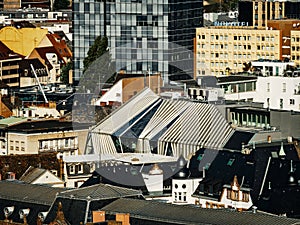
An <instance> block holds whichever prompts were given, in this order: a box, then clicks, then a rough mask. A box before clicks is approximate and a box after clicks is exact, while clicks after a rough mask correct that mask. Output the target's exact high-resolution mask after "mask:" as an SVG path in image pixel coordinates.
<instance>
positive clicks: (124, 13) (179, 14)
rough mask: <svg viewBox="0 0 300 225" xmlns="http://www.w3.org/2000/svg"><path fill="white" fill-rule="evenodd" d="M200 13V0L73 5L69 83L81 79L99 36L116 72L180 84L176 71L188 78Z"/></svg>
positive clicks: (98, 0)
mask: <svg viewBox="0 0 300 225" xmlns="http://www.w3.org/2000/svg"><path fill="white" fill-rule="evenodd" d="M202 7H203V0H191V1H186V0H164V1H162V0H87V1H82V0H75V1H73V11H74V19H73V28H74V30H73V32H74V36H73V41H74V42H73V43H74V49H73V53H74V78H75V80H79V78H80V77H81V75H82V72H83V59H84V58H85V57H86V54H87V51H88V49H89V47H90V46H91V45H92V44H93V42H94V40H95V38H96V37H97V36H99V35H101V36H103V35H106V36H107V37H108V41H109V44H108V45H109V49H110V53H111V56H112V60H115V65H116V71H119V70H123V71H126V72H127V73H131V74H135V73H136V74H140V73H146V72H147V73H149V72H150V73H157V72H159V73H161V74H162V76H163V79H164V82H167V81H168V80H169V79H176V78H177V79H180V78H182V77H180V76H177V77H176V75H178V74H179V75H180V74H184V73H180V71H182V70H183V71H185V72H188V73H189V72H190V73H191V75H192V74H193V73H192V71H193V46H194V37H195V32H196V27H201V26H202V24H203V12H202ZM183 59H184V60H183ZM182 60H183V61H182ZM178 71H179V72H178Z"/></svg>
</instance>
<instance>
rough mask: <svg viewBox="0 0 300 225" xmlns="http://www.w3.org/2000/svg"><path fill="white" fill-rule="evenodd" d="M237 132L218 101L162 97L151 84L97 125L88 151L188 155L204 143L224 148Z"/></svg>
mask: <svg viewBox="0 0 300 225" xmlns="http://www.w3.org/2000/svg"><path fill="white" fill-rule="evenodd" d="M233 133H234V130H233V129H232V128H231V127H230V125H229V124H228V123H227V121H226V120H225V118H224V117H223V115H222V114H221V113H220V112H219V110H218V109H217V108H216V107H215V106H214V105H211V104H206V103H195V102H190V101H186V100H167V99H162V98H160V97H159V96H157V95H156V94H154V93H153V92H152V91H151V90H150V89H148V88H147V89H144V90H143V91H142V92H140V93H139V94H138V95H136V96H135V97H134V98H132V99H131V100H129V102H127V103H126V104H124V105H123V106H121V107H120V108H118V110H116V111H115V112H113V113H112V114H111V115H109V116H108V117H107V118H105V119H104V120H103V121H102V122H100V123H99V124H98V125H96V126H95V127H94V128H93V130H92V131H91V132H90V134H89V138H88V141H89V142H88V144H87V149H86V153H92V154H105V153H107V154H108V153H109V154H111V153H117V152H119V153H125V152H142V153H150V152H151V153H157V154H160V155H173V156H176V157H179V156H180V155H183V156H184V157H185V158H188V157H189V156H190V155H191V154H193V153H194V152H196V151H197V150H198V149H200V148H202V147H207V148H215V149H222V148H223V146H224V145H225V144H226V141H227V140H228V139H229V138H230V137H231V135H232V134H233Z"/></svg>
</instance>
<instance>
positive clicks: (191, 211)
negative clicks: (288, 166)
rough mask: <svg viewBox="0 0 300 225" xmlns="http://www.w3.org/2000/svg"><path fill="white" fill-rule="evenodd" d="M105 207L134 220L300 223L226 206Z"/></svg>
mask: <svg viewBox="0 0 300 225" xmlns="http://www.w3.org/2000/svg"><path fill="white" fill-rule="evenodd" d="M102 210H104V211H106V213H108V214H116V213H129V214H130V217H131V218H132V219H134V218H136V219H142V220H143V219H144V220H148V221H149V220H151V221H156V222H158V221H159V222H162V223H172V224H198V225H200V224H211V225H212V224H214V225H217V224H220V225H223V224H227V225H237V224H247V225H251V224H253V225H257V224H260V225H274V224H280V225H291V224H295V223H299V224H300V220H297V219H291V218H286V217H279V216H273V215H270V214H266V213H260V212H257V213H252V212H237V211H230V210H224V209H204V208H197V207H192V206H179V205H172V204H166V203H162V202H157V201H146V200H137V199H118V200H116V201H114V202H112V203H111V204H109V205H107V206H105V207H103V208H102Z"/></svg>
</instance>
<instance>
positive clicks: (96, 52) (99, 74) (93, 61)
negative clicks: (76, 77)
mask: <svg viewBox="0 0 300 225" xmlns="http://www.w3.org/2000/svg"><path fill="white" fill-rule="evenodd" d="M83 73H84V74H83V77H82V78H81V81H80V86H81V88H82V89H83V91H85V90H90V91H93V90H96V89H99V88H100V89H101V87H102V86H103V84H104V83H107V82H113V81H114V77H115V65H114V62H112V60H111V55H110V52H109V50H108V39H107V37H106V36H104V37H101V36H98V37H97V38H96V39H95V41H94V44H93V45H92V46H91V47H90V48H89V50H88V52H87V56H86V57H85V58H84V60H83ZM100 89H99V92H100ZM99 92H98V93H99Z"/></svg>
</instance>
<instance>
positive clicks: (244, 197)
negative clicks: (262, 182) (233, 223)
mask: <svg viewBox="0 0 300 225" xmlns="http://www.w3.org/2000/svg"><path fill="white" fill-rule="evenodd" d="M243 202H249V193H244V192H243Z"/></svg>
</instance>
